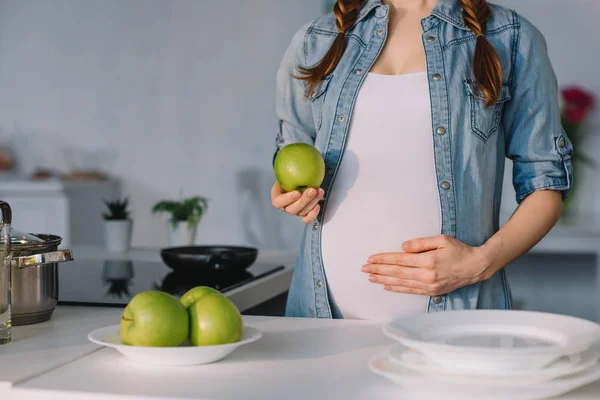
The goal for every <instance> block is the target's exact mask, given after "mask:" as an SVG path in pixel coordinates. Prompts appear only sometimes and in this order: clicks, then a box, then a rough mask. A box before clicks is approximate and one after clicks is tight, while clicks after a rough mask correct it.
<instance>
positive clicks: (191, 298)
mask: <svg viewBox="0 0 600 400" xmlns="http://www.w3.org/2000/svg"><path fill="white" fill-rule="evenodd" d="M207 294H221V292H219V291H218V290H216V289H213V288H211V287H208V286H198V287H195V288H193V289H190V290H188V291H187V292H185V294H184V295H183V296H181V304H183V306H184V307H185V308H188V307H189V306H190V305H191V304H192V303H195V302H196V301H198V300H200V299H201V298H202V297H204V296H206V295H207Z"/></svg>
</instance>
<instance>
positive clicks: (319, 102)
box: [308, 74, 333, 132]
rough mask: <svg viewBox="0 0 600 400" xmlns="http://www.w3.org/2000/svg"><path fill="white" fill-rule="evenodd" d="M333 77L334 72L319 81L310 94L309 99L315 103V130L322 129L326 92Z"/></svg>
mask: <svg viewBox="0 0 600 400" xmlns="http://www.w3.org/2000/svg"><path fill="white" fill-rule="evenodd" d="M332 78H333V74H329V75H327V76H326V77H324V78H323V79H321V82H319V84H318V86H317V87H316V89H315V91H314V92H313V93H312V94H311V95H310V96H308V100H310V102H311V103H312V104H313V114H314V119H315V130H316V131H317V132H318V131H319V130H320V129H321V123H322V121H323V103H324V101H325V96H324V94H325V93H326V92H327V87H328V86H329V82H331V79H332Z"/></svg>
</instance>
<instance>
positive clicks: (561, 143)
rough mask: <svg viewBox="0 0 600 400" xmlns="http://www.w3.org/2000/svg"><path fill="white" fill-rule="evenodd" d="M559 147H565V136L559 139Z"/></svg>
mask: <svg viewBox="0 0 600 400" xmlns="http://www.w3.org/2000/svg"><path fill="white" fill-rule="evenodd" d="M558 147H560V148H561V149H564V147H565V139H564V138H561V139H560V140H559V141H558Z"/></svg>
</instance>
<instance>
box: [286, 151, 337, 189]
mask: <svg viewBox="0 0 600 400" xmlns="http://www.w3.org/2000/svg"><path fill="white" fill-rule="evenodd" d="M274 169H275V177H276V178H277V182H279V185H280V186H281V188H282V189H283V190H285V191H286V192H292V191H294V190H299V191H300V192H304V191H305V190H306V189H308V188H315V189H318V188H319V187H320V186H321V183H323V179H324V178H325V161H323V157H322V156H321V153H319V151H318V150H317V149H316V148H314V147H313V146H310V145H308V144H304V143H293V144H288V145H287V146H285V147H283V148H282V149H281V150H279V153H277V157H276V158H275V164H274Z"/></svg>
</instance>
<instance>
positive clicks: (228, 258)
mask: <svg viewBox="0 0 600 400" xmlns="http://www.w3.org/2000/svg"><path fill="white" fill-rule="evenodd" d="M233 262H235V253H233V252H231V251H220V252H219V253H218V254H213V255H211V256H210V258H209V259H208V264H209V265H210V266H211V267H212V269H214V270H215V271H223V270H225V269H227V268H228V267H229V265H231V263H233Z"/></svg>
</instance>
